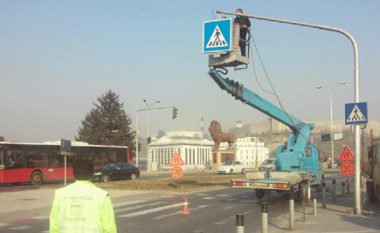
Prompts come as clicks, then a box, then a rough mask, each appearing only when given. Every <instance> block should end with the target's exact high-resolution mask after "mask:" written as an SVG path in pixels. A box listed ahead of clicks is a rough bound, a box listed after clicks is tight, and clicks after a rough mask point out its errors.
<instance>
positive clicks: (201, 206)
mask: <svg viewBox="0 0 380 233" xmlns="http://www.w3.org/2000/svg"><path fill="white" fill-rule="evenodd" d="M208 206H209V205H200V206H198V207H195V208H190V212H192V211H196V210H199V209H202V208H206V207H208ZM181 212H182V211H180V210H179V211H176V212H173V213H170V214H163V215H160V216H158V217H157V218H155V219H154V220H160V219H163V218H167V217H171V216H174V215H179V214H181Z"/></svg>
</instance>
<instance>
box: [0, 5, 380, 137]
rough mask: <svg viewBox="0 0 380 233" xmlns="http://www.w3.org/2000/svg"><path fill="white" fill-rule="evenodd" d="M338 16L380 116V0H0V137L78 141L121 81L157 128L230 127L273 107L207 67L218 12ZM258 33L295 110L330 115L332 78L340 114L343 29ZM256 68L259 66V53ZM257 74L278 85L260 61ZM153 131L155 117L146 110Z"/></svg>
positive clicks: (347, 53) (348, 91) (265, 25)
mask: <svg viewBox="0 0 380 233" xmlns="http://www.w3.org/2000/svg"><path fill="white" fill-rule="evenodd" d="M236 8H242V9H243V10H244V11H245V12H246V13H247V14H252V15H259V16H268V17H275V18H283V19H292V20H299V21H304V22H310V23H317V24H324V25H330V26H334V27H338V28H342V29H344V30H346V31H348V32H350V33H351V34H352V35H353V36H354V37H355V38H356V40H357V42H358V45H359V54H360V57H359V59H360V76H361V83H360V84H361V86H360V91H361V95H360V99H361V100H362V101H367V102H368V106H369V118H370V119H380V108H379V107H378V103H377V101H378V99H379V94H378V89H379V86H380V85H379V84H380V79H379V69H380V65H379V64H380V56H379V54H380V47H379V43H378V41H379V37H380V27H379V26H378V23H379V22H380V14H379V12H380V2H379V1H378V0H366V1H359V0H334V1H331V0H319V1H304V0H288V1H278V0H260V1H252V0H249V1H223V0H218V1H209V0H202V1H201V0H194V1H174V0H172V1H169V0H162V1H156V0H150V1H112V0H110V1H100V0H87V1H83V0H75V1H74V0H72V1H70V0H68V1H53V0H49V1H47V0H46V1H26V0H24V1H22V0H2V1H1V2H0V35H1V36H0V81H1V82H0V116H1V121H0V135H2V136H4V137H5V138H6V139H7V140H14V141H32V142H40V141H46V140H54V139H60V138H66V139H73V138H74V136H75V135H77V130H78V127H79V126H80V125H81V121H82V120H83V119H84V117H85V115H86V114H87V113H88V112H89V111H90V110H91V108H92V107H93V102H95V101H96V98H97V97H99V96H100V95H102V94H103V93H105V92H106V91H107V90H108V89H112V90H113V91H115V92H116V93H118V94H119V95H120V100H121V102H123V103H124V104H125V110H126V112H127V114H128V115H129V116H130V117H131V118H132V120H133V127H134V126H135V125H134V124H135V114H136V110H137V109H141V108H145V105H144V102H143V99H147V100H148V102H149V103H153V102H155V101H157V100H160V101H161V103H160V104H157V105H155V106H157V107H160V106H176V107H177V108H178V109H179V114H178V116H179V117H178V119H176V120H172V119H171V110H160V111H154V112H150V117H149V123H150V124H149V125H150V129H151V131H152V132H153V133H154V132H156V131H157V130H164V131H169V130H199V127H200V118H201V117H204V124H205V126H208V124H209V122H210V121H211V120H214V119H215V120H219V121H220V122H221V123H222V126H223V128H230V127H233V126H234V125H235V123H236V122H237V121H238V120H241V121H243V123H244V124H248V123H252V122H258V121H264V120H266V119H267V116H265V115H263V114H262V113H260V112H258V111H256V110H254V109H251V108H250V107H248V106H246V105H243V104H241V103H240V102H238V101H236V100H234V99H233V98H232V97H231V96H229V95H228V94H227V93H225V92H223V91H221V90H220V89H219V88H218V87H217V85H216V84H215V83H214V82H213V81H212V80H211V79H210V78H209V76H208V75H207V71H208V67H207V64H208V59H207V56H206V55H204V54H202V51H201V44H202V23H203V21H206V20H210V19H213V17H214V16H213V14H212V10H216V9H220V10H225V11H234V10H235V9H236ZM252 30H253V33H254V38H255V41H256V43H257V46H258V48H259V51H260V53H261V56H262V57H263V60H264V64H265V66H266V68H267V70H268V73H269V75H270V78H271V80H272V82H273V84H274V86H275V88H276V90H277V92H278V94H279V96H280V98H281V101H282V103H283V104H284V106H285V108H286V110H287V111H288V112H290V113H291V114H292V115H295V116H296V117H298V118H299V119H302V120H305V121H313V120H329V118H330V107H329V103H330V102H329V95H328V93H327V90H326V89H322V90H319V91H317V90H316V88H315V86H316V85H324V86H327V87H332V86H333V85H334V84H335V83H337V82H340V81H343V80H344V81H347V85H345V86H338V87H337V88H336V89H335V90H334V92H333V96H334V119H340V120H343V118H344V104H345V103H348V102H353V100H354V85H353V80H354V78H353V77H354V73H353V52H352V47H351V44H350V42H349V41H348V40H347V39H346V38H345V37H343V36H342V35H339V34H336V33H332V32H325V31H320V30H315V29H307V28H302V27H295V26H290V25H281V24H275V23H269V22H263V21H256V20H252ZM254 58H255V59H254V62H255V65H256V66H257V67H258V68H259V63H258V60H257V59H256V58H257V56H256V54H255V55H254ZM229 76H230V77H231V78H233V79H236V80H239V81H240V82H242V83H244V84H245V85H247V86H249V87H250V88H251V89H253V90H255V91H257V92H258V93H259V94H261V95H263V96H264V97H265V98H268V99H269V100H271V101H273V102H275V100H274V99H273V97H272V96H268V95H267V94H266V93H264V92H263V91H262V90H261V89H260V88H259V85H258V83H257V81H256V79H255V78H254V76H253V70H252V66H250V68H249V69H247V70H244V71H239V72H230V73H229ZM259 80H260V82H261V83H263V85H264V86H266V87H267V88H268V85H266V84H267V82H266V80H265V77H264V75H263V72H262V70H261V71H259ZM139 122H140V126H141V130H142V133H143V135H144V134H145V132H146V128H145V127H146V121H145V114H139Z"/></svg>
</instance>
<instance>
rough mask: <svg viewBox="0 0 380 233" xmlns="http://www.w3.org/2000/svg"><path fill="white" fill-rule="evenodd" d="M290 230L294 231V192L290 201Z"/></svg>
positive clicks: (291, 193)
mask: <svg viewBox="0 0 380 233" xmlns="http://www.w3.org/2000/svg"><path fill="white" fill-rule="evenodd" d="M289 230H291V231H292V230H294V192H293V190H292V191H291V192H290V199H289Z"/></svg>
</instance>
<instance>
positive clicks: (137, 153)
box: [135, 99, 160, 167]
mask: <svg viewBox="0 0 380 233" xmlns="http://www.w3.org/2000/svg"><path fill="white" fill-rule="evenodd" d="M143 101H144V103H145V105H146V106H147V109H139V110H137V111H136V118H135V120H136V134H135V142H136V145H135V148H136V152H135V154H136V167H138V166H139V132H140V131H139V130H140V129H139V127H138V120H139V119H138V118H139V117H138V113H139V112H141V111H148V110H151V107H152V106H153V105H154V104H158V103H160V101H159V100H157V101H156V102H154V103H153V104H148V103H147V101H146V99H144V100H143ZM146 114H147V115H146V128H147V130H146V132H147V136H146V137H147V138H148V137H149V121H148V112H147V113H146Z"/></svg>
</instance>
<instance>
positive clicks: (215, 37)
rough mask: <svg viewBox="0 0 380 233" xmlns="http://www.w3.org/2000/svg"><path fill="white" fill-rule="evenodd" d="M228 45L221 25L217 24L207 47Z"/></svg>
mask: <svg viewBox="0 0 380 233" xmlns="http://www.w3.org/2000/svg"><path fill="white" fill-rule="evenodd" d="M226 45H227V41H226V39H225V38H224V36H223V34H222V32H221V30H220V28H219V26H218V25H216V27H215V29H214V31H213V33H212V35H211V37H210V40H209V41H208V42H207V46H206V48H214V47H222V46H226Z"/></svg>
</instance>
